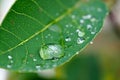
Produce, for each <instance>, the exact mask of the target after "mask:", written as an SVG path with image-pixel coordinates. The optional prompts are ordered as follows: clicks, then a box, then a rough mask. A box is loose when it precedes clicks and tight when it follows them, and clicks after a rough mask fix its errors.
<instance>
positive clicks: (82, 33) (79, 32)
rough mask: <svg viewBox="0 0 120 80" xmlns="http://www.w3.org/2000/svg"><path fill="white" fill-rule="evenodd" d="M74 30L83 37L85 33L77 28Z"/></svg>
mask: <svg viewBox="0 0 120 80" xmlns="http://www.w3.org/2000/svg"><path fill="white" fill-rule="evenodd" d="M76 32H77V33H78V36H79V37H83V36H84V35H85V33H84V32H82V31H80V30H79V29H77V30H76Z"/></svg>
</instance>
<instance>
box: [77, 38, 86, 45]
mask: <svg viewBox="0 0 120 80" xmlns="http://www.w3.org/2000/svg"><path fill="white" fill-rule="evenodd" d="M84 41H85V39H84V38H78V39H77V44H82V43H83V42H84Z"/></svg>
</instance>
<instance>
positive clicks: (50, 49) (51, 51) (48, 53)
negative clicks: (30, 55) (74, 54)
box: [40, 44, 64, 60]
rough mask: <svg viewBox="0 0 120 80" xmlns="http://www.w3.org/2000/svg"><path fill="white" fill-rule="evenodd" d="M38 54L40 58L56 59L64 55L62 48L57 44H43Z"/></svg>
mask: <svg viewBox="0 0 120 80" xmlns="http://www.w3.org/2000/svg"><path fill="white" fill-rule="evenodd" d="M40 56H41V58H42V59H44V60H45V59H58V58H61V57H62V56H64V52H63V48H62V46H61V45H58V44H48V45H44V46H42V47H41V49H40Z"/></svg>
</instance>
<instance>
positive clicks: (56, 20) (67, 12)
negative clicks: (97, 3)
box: [0, 0, 80, 55]
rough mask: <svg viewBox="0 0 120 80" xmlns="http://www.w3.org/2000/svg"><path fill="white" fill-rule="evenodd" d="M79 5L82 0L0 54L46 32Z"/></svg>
mask: <svg viewBox="0 0 120 80" xmlns="http://www.w3.org/2000/svg"><path fill="white" fill-rule="evenodd" d="M79 6H80V0H79V1H78V2H76V4H75V5H74V6H73V7H71V8H69V9H68V10H67V11H66V12H65V13H63V14H62V15H60V16H59V17H57V18H56V19H55V20H53V21H52V22H50V23H48V24H47V25H46V26H45V27H44V28H43V29H41V30H39V31H38V32H36V33H35V34H33V35H32V36H30V37H29V38H27V39H25V40H23V41H22V42H20V43H19V44H17V45H16V46H14V47H12V48H10V49H8V50H6V51H3V52H1V53H0V55H2V54H5V53H7V52H9V51H12V50H14V49H15V48H17V47H19V46H21V45H23V44H25V43H26V42H28V41H29V40H31V39H32V38H34V37H35V36H37V35H39V34H40V33H41V32H44V31H45V30H46V29H48V28H49V27H50V26H51V25H52V24H54V23H57V22H59V21H60V20H62V19H63V18H64V17H65V16H66V15H68V14H70V13H72V12H73V11H74V10H75V9H76V8H78V7H79Z"/></svg>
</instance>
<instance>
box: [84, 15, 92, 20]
mask: <svg viewBox="0 0 120 80" xmlns="http://www.w3.org/2000/svg"><path fill="white" fill-rule="evenodd" d="M91 17H92V15H90V14H88V15H85V16H83V19H90V18H91Z"/></svg>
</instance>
